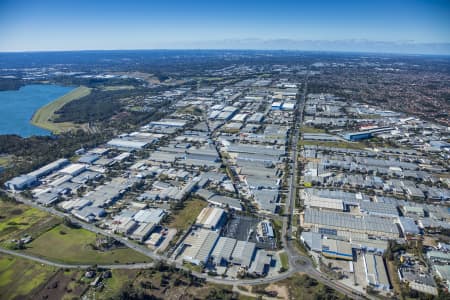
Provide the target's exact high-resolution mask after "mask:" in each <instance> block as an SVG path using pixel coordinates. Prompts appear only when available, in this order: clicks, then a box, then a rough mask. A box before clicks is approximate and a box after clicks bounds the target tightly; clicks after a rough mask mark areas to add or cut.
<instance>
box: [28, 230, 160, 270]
mask: <svg viewBox="0 0 450 300" xmlns="http://www.w3.org/2000/svg"><path fill="white" fill-rule="evenodd" d="M95 241H96V234H95V233H93V232H90V231H88V230H85V229H73V228H69V227H67V226H65V225H63V224H60V225H58V226H56V227H54V228H53V229H51V230H49V231H47V232H45V233H43V234H42V235H40V236H39V237H38V238H37V239H36V240H34V241H32V242H31V243H30V244H28V245H27V249H25V250H24V251H25V252H26V253H30V254H33V255H37V256H40V257H43V258H47V259H49V260H53V261H58V262H63V263H68V264H76V263H81V264H114V263H133V262H149V261H150V260H151V259H150V258H148V257H147V256H144V255H142V254H140V253H138V252H135V251H133V250H131V249H128V248H120V249H114V250H110V251H99V250H95V249H93V247H92V245H95Z"/></svg>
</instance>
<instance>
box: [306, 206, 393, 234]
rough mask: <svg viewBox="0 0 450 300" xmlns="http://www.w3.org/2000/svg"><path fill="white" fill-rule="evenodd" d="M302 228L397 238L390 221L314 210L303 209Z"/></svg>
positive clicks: (376, 217)
mask: <svg viewBox="0 0 450 300" xmlns="http://www.w3.org/2000/svg"><path fill="white" fill-rule="evenodd" d="M302 226H303V227H307V228H313V227H314V228H319V229H320V228H324V229H328V230H334V231H337V230H339V231H347V232H350V233H361V234H367V235H370V236H384V237H386V238H398V237H399V230H398V227H397V225H396V224H395V223H394V222H393V220H392V219H388V218H381V217H378V216H371V215H363V216H360V215H351V214H349V213H339V212H331V211H322V210H318V209H314V208H307V209H305V212H304V216H303V224H302Z"/></svg>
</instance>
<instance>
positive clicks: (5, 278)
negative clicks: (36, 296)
mask: <svg viewBox="0 0 450 300" xmlns="http://www.w3.org/2000/svg"><path fill="white" fill-rule="evenodd" d="M56 271H57V269H56V268H53V267H49V266H43V265H41V264H39V263H35V262H33V261H30V260H26V259H22V258H17V257H13V256H9V255H5V254H0V295H1V296H0V298H1V299H14V298H16V297H17V298H19V297H20V296H25V295H28V294H29V293H30V292H32V291H33V290H35V289H37V288H39V287H40V286H42V285H43V284H45V283H46V282H47V281H48V280H49V279H50V278H51V277H52V275H53V274H54V273H55V272H56Z"/></svg>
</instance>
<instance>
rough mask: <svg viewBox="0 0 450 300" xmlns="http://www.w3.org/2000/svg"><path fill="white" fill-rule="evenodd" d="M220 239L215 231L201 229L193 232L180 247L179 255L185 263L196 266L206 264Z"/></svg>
mask: <svg viewBox="0 0 450 300" xmlns="http://www.w3.org/2000/svg"><path fill="white" fill-rule="evenodd" d="M218 239H219V234H218V233H217V232H215V231H211V230H208V229H203V228H199V229H196V230H193V231H191V232H190V233H189V235H188V236H187V237H186V238H185V239H184V241H183V243H182V244H181V245H180V247H179V249H180V250H179V254H180V255H181V257H182V259H183V260H184V261H187V262H190V263H192V264H195V265H200V264H206V262H207V261H208V259H209V257H210V255H211V252H212V250H213V248H214V246H215V245H216V242H217V240H218Z"/></svg>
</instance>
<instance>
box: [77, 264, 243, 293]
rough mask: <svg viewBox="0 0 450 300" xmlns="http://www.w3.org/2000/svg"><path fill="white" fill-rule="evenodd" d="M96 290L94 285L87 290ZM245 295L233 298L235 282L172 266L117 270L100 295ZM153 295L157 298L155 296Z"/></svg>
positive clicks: (113, 272) (105, 281)
mask: <svg viewBox="0 0 450 300" xmlns="http://www.w3.org/2000/svg"><path fill="white" fill-rule="evenodd" d="M93 294H94V291H93V289H92V288H91V289H90V290H89V292H88V293H87V294H86V295H87V296H91V295H93ZM138 296H140V297H141V299H241V298H240V297H239V298H237V297H236V298H231V296H232V292H231V286H221V285H216V284H206V283H204V282H202V280H197V279H195V278H193V277H190V276H188V275H187V274H186V273H185V272H174V271H169V270H168V269H158V270H156V269H149V270H141V271H137V270H120V271H119V270H113V271H112V277H111V278H108V279H105V280H104V288H103V290H102V291H101V292H95V298H96V299H125V298H126V299H135V298H136V297H138ZM152 297H153V298H152Z"/></svg>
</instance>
